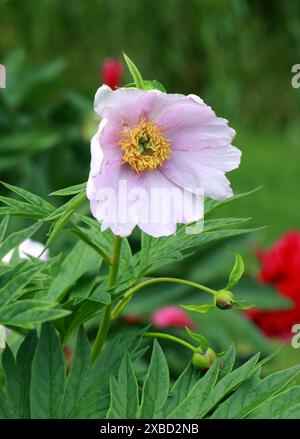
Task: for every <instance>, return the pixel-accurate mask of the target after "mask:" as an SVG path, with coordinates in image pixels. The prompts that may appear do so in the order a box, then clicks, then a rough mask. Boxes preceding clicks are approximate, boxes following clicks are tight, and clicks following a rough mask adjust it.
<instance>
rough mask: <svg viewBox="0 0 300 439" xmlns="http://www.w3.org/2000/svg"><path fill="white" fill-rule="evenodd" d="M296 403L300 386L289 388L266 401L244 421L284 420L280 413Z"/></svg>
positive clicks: (298, 399)
mask: <svg viewBox="0 0 300 439" xmlns="http://www.w3.org/2000/svg"><path fill="white" fill-rule="evenodd" d="M296 401H300V386H294V387H290V388H289V389H287V390H285V391H284V392H281V393H279V395H276V396H274V397H273V398H270V399H268V400H267V401H265V402H264V403H263V404H261V405H260V406H258V407H257V408H256V409H255V410H253V411H252V412H251V413H250V414H249V415H248V416H246V419H278V418H284V419H285V417H283V416H282V413H284V412H285V410H289V408H290V407H293V405H294V404H295V402H296Z"/></svg>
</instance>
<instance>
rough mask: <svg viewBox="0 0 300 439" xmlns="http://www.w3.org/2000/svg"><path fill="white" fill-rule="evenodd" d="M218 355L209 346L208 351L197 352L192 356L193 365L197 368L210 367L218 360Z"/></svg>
mask: <svg viewBox="0 0 300 439" xmlns="http://www.w3.org/2000/svg"><path fill="white" fill-rule="evenodd" d="M216 359H217V355H216V353H215V351H213V349H211V348H207V350H206V352H205V353H204V354H202V353H201V352H195V353H194V355H193V358H192V363H193V366H194V367H195V368H196V369H209V368H210V366H211V365H212V364H213V363H214V362H215V361H216Z"/></svg>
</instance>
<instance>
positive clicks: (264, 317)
mask: <svg viewBox="0 0 300 439" xmlns="http://www.w3.org/2000/svg"><path fill="white" fill-rule="evenodd" d="M257 257H258V260H259V261H260V263H261V271H260V273H259V279H260V280H261V281H262V282H263V283H267V284H271V285H274V286H275V287H276V288H277V291H278V293H279V294H281V295H282V296H284V297H287V298H289V299H290V300H292V302H293V303H294V306H293V308H291V309H288V310H278V311H259V310H250V311H248V312H247V315H248V316H249V317H250V318H251V319H252V320H253V322H254V323H255V324H256V325H257V326H258V327H259V328H261V330H262V331H263V332H264V333H265V334H266V335H267V336H269V337H278V338H281V339H282V340H289V339H290V338H291V336H292V332H291V330H292V326H293V325H294V324H296V323H300V232H299V231H290V232H288V233H286V234H285V235H283V236H282V237H281V238H280V239H279V240H278V241H277V242H276V243H275V244H274V245H273V247H271V248H270V249H269V250H266V251H262V250H259V251H258V252H257Z"/></svg>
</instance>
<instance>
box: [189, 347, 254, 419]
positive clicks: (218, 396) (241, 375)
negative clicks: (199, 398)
mask: <svg viewBox="0 0 300 439" xmlns="http://www.w3.org/2000/svg"><path fill="white" fill-rule="evenodd" d="M258 358H259V353H258V354H256V355H254V356H253V357H252V358H250V360H248V361H247V362H246V363H244V364H243V365H242V366H240V367H239V368H237V369H235V370H234V371H233V372H231V373H229V374H228V375H226V376H225V377H223V378H222V379H221V380H220V381H219V383H218V384H217V385H216V387H215V388H214V391H213V392H211V393H210V395H209V396H208V397H207V398H206V399H205V400H204V401H203V402H202V404H201V408H200V410H199V412H198V414H197V418H203V417H204V416H206V415H207V413H208V412H209V411H210V410H212V409H213V408H214V407H215V406H216V405H217V404H218V403H219V402H220V401H221V400H222V399H223V398H224V397H225V396H226V395H228V394H229V393H230V392H232V391H233V390H234V389H235V388H236V387H237V386H239V385H240V384H241V383H243V382H244V381H246V380H247V379H248V378H250V377H251V376H252V375H253V374H254V373H255V371H256V369H255V366H256V363H257V361H258Z"/></svg>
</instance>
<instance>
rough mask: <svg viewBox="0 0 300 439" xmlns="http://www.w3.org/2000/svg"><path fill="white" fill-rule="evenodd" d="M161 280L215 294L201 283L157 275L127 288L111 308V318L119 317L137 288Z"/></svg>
mask: <svg viewBox="0 0 300 439" xmlns="http://www.w3.org/2000/svg"><path fill="white" fill-rule="evenodd" d="M161 282H168V283H176V284H181V285H187V286H189V287H193V288H197V289H198V290H201V291H205V292H206V293H209V294H213V295H215V294H216V291H215V290H212V289H211V288H208V287H206V286H205V285H201V284H198V283H196V282H192V281H190V280H185V279H177V278H174V277H157V278H155V279H149V280H146V281H144V282H142V283H140V284H139V285H136V286H135V287H133V288H131V289H130V290H128V291H127V293H125V294H124V297H123V299H122V300H120V302H119V303H118V304H117V305H116V306H115V308H114V309H113V312H112V319H116V318H117V317H119V315H120V314H121V312H122V311H123V309H124V308H125V306H126V305H127V303H128V302H129V301H130V300H131V299H132V297H133V296H134V295H135V294H136V293H137V292H138V291H139V290H141V289H142V288H145V287H147V286H149V285H154V284H157V283H161Z"/></svg>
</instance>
